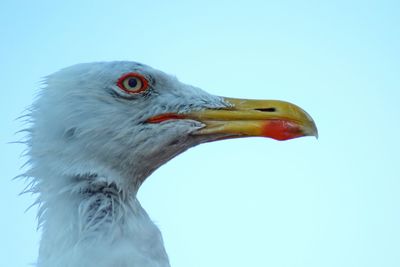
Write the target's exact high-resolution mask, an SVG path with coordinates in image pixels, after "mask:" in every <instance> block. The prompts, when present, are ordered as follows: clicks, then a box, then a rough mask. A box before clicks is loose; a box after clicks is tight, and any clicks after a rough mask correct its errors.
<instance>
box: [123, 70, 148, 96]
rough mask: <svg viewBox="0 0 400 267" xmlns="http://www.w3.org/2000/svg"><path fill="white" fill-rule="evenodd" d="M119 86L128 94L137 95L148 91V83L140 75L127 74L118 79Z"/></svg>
mask: <svg viewBox="0 0 400 267" xmlns="http://www.w3.org/2000/svg"><path fill="white" fill-rule="evenodd" d="M117 85H118V87H119V88H121V89H122V90H124V91H125V92H127V93H128V94H137V93H140V92H143V91H145V90H146V89H147V87H148V82H147V80H146V78H145V77H144V76H142V75H140V74H138V73H127V74H124V75H123V76H121V77H120V78H119V79H118V82H117Z"/></svg>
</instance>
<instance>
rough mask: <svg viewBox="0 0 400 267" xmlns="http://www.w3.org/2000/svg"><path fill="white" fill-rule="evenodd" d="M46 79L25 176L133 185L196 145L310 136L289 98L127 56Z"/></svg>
mask: <svg viewBox="0 0 400 267" xmlns="http://www.w3.org/2000/svg"><path fill="white" fill-rule="evenodd" d="M46 85H47V86H46V87H45V88H44V89H43V90H42V91H41V94H40V95H39V97H38V99H37V100H36V102H35V103H34V105H33V108H32V113H31V118H32V122H33V123H32V127H31V129H30V131H31V138H30V147H31V149H30V157H31V163H32V165H33V167H32V170H33V172H36V173H33V174H32V175H33V176H40V174H41V172H44V171H43V169H44V168H46V169H47V170H49V169H50V170H51V173H59V174H60V175H62V176H66V177H75V176H81V175H95V176H96V177H108V178H107V179H112V180H109V181H108V182H113V183H115V184H117V185H120V187H121V188H134V189H137V188H138V187H139V185H140V184H141V183H142V182H143V180H144V179H145V178H146V177H147V176H148V175H150V174H151V172H153V171H154V170H155V169H156V168H157V167H159V166H160V165H162V164H163V163H165V162H166V161H168V160H169V159H171V158H173V157H174V156H176V155H177V154H179V153H181V152H183V151H185V150H186V149H188V148H190V147H193V146H195V145H197V144H200V143H204V142H210V141H216V140H222V139H228V138H238V137H249V136H263V137H270V138H274V139H277V140H288V139H292V138H297V137H302V136H317V128H316V126H315V123H314V122H313V120H312V118H311V117H310V116H309V115H308V114H307V113H306V112H305V111H303V110H302V109H301V108H299V107H297V106H295V105H293V104H290V103H287V102H283V101H273V100H246V99H233V98H225V97H220V96H215V95H211V94H209V93H206V92H205V91H203V90H201V89H199V88H197V87H194V86H191V85H187V84H184V83H181V82H179V81H178V80H177V79H176V78H175V77H173V76H171V75H168V74H166V73H163V72H161V71H159V70H156V69H153V68H151V67H149V66H146V65H143V64H139V63H135V62H99V63H87V64H79V65H75V66H72V67H69V68H66V69H63V70H61V71H59V72H57V73H55V74H52V75H50V76H48V77H47V78H46ZM60 183H63V182H60Z"/></svg>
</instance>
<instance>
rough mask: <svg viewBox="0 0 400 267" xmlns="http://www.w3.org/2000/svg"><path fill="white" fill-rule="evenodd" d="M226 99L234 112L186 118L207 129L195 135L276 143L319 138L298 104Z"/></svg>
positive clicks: (201, 113) (214, 111)
mask: <svg viewBox="0 0 400 267" xmlns="http://www.w3.org/2000/svg"><path fill="white" fill-rule="evenodd" d="M224 99H225V101H226V102H227V103H228V104H230V106H231V107H230V108H226V109H206V110H201V111H196V112H191V113H188V114H185V115H184V117H185V118H188V119H193V120H197V121H200V122H202V123H204V124H205V125H206V126H205V127H204V128H202V129H200V130H198V131H197V132H195V133H194V134H196V135H216V134H217V135H221V136H223V137H222V138H223V139H225V138H237V137H249V136H263V137H270V138H273V139H276V140H289V139H293V138H297V137H302V136H315V137H317V138H318V130H317V127H316V125H315V123H314V120H313V119H312V118H311V116H310V115H308V114H307V112H305V111H304V110H302V109H301V108H300V107H298V106H296V105H294V104H291V103H288V102H284V101H278V100H248V99H234V98H224Z"/></svg>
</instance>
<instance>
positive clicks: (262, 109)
mask: <svg viewBox="0 0 400 267" xmlns="http://www.w3.org/2000/svg"><path fill="white" fill-rule="evenodd" d="M255 110H258V111H261V112H275V111H276V108H256V109H255Z"/></svg>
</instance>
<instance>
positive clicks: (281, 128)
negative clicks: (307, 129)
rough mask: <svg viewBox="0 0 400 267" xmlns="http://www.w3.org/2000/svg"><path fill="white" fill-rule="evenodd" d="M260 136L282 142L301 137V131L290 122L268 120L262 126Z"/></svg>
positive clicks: (299, 127) (295, 124)
mask: <svg viewBox="0 0 400 267" xmlns="http://www.w3.org/2000/svg"><path fill="white" fill-rule="evenodd" d="M262 136H264V137H270V138H273V139H276V140H279V141H284V140H289V139H293V138H297V137H301V136H303V131H302V128H301V126H300V125H298V124H297V123H295V122H292V121H287V120H269V121H267V122H266V123H265V124H264V125H263V128H262Z"/></svg>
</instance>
